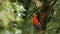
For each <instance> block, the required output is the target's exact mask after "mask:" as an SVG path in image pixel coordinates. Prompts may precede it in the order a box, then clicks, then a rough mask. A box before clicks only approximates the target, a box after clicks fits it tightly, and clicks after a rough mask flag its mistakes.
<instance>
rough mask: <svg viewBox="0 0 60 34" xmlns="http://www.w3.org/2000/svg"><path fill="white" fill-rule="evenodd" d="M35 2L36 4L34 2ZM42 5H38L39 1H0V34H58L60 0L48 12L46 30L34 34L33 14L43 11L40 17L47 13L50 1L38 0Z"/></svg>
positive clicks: (59, 31) (59, 30)
mask: <svg viewBox="0 0 60 34" xmlns="http://www.w3.org/2000/svg"><path fill="white" fill-rule="evenodd" d="M36 1H37V2H36ZM40 1H41V2H42V3H43V4H44V6H43V7H44V8H43V7H42V4H39V3H40V2H39V0H0V34H34V33H37V34H39V33H42V32H43V33H44V34H60V0H57V2H56V4H55V5H54V6H53V7H52V9H51V10H50V11H51V12H49V14H48V16H47V19H45V22H47V23H48V24H47V26H46V28H47V29H46V30H45V31H41V32H37V31H36V32H34V31H35V29H34V26H33V16H32V15H33V13H35V12H36V11H37V12H39V11H40V10H41V9H43V10H42V11H43V14H42V17H44V14H45V13H46V11H47V7H48V5H51V4H50V2H51V1H52V0H48V1H47V0H46V1H47V2H46V1H45V0H40Z"/></svg>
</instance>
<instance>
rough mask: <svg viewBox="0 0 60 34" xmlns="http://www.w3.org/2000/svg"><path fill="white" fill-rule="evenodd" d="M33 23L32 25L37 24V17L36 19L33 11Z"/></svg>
mask: <svg viewBox="0 0 60 34" xmlns="http://www.w3.org/2000/svg"><path fill="white" fill-rule="evenodd" d="M33 25H34V26H36V25H38V19H37V17H36V15H35V13H34V15H33Z"/></svg>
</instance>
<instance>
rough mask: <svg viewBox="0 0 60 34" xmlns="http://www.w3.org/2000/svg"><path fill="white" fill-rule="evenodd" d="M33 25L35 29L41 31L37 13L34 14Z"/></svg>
mask: <svg viewBox="0 0 60 34" xmlns="http://www.w3.org/2000/svg"><path fill="white" fill-rule="evenodd" d="M33 25H34V26H35V28H37V29H38V30H39V29H40V27H41V24H40V22H39V21H38V19H37V16H36V15H35V13H34V14H33Z"/></svg>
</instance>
